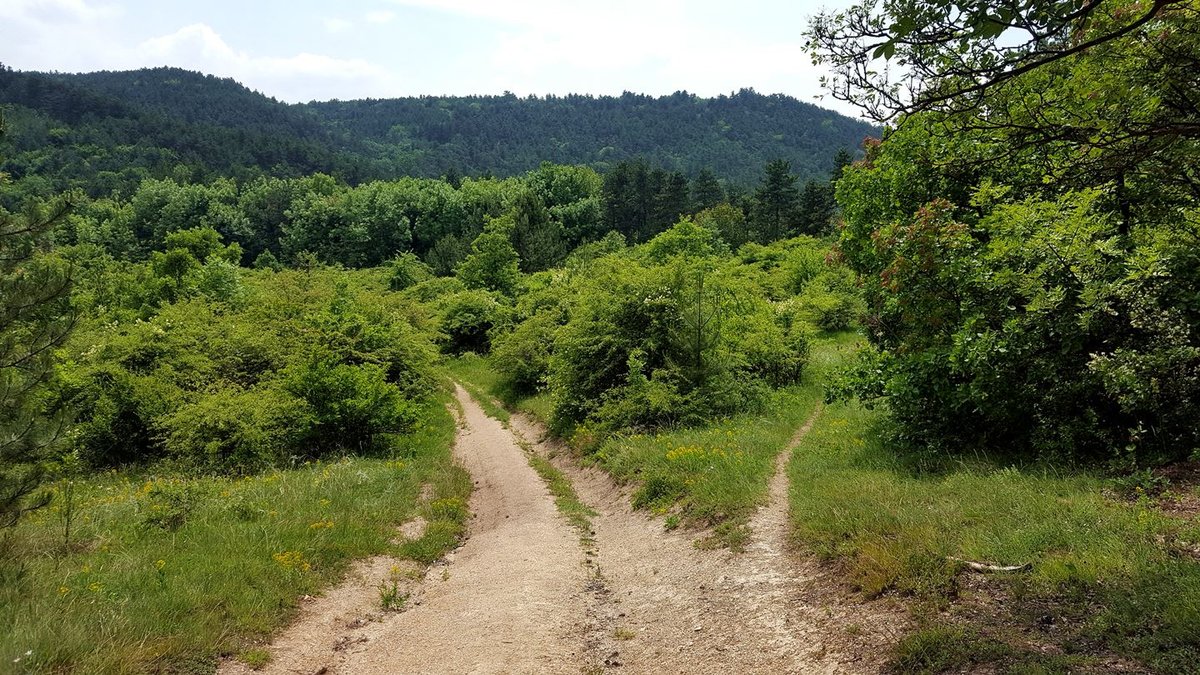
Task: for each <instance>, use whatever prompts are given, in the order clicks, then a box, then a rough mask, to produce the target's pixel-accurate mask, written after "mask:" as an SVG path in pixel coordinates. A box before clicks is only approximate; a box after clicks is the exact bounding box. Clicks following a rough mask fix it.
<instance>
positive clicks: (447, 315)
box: [440, 290, 503, 354]
mask: <svg viewBox="0 0 1200 675" xmlns="http://www.w3.org/2000/svg"><path fill="white" fill-rule="evenodd" d="M440 304H441V322H440V329H441V333H442V336H441V340H442V347H443V349H444V350H445V351H447V352H449V353H451V354H462V353H465V352H474V353H476V354H486V353H488V351H489V350H490V349H491V338H490V336H489V333H490V331H491V330H492V328H494V327H495V326H496V324H497V323H498V322H499V321H500V320H501V314H502V312H503V307H502V306H501V304H500V302H499V301H498V300H497V299H496V296H495V295H494V294H492V293H489V292H487V291H483V290H470V291H460V292H458V293H453V294H450V295H447V296H445V297H442V298H441V299H440Z"/></svg>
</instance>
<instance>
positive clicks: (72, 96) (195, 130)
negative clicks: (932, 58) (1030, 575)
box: [0, 68, 877, 196]
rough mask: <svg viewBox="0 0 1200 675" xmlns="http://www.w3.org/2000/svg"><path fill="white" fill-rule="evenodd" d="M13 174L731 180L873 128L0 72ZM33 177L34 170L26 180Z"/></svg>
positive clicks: (790, 118)
mask: <svg viewBox="0 0 1200 675" xmlns="http://www.w3.org/2000/svg"><path fill="white" fill-rule="evenodd" d="M0 106H3V107H4V109H5V117H6V118H7V123H8V127H9V130H8V135H7V138H6V140H5V142H6V143H7V146H6V148H5V156H6V157H7V162H6V164H5V165H4V167H2V168H3V170H5V171H7V172H8V173H9V174H11V176H12V177H13V179H14V180H15V182H16V183H17V184H18V185H19V186H20V188H21V192H22V193H24V194H30V193H32V194H40V195H43V196H48V195H50V194H53V193H55V192H57V191H62V190H64V189H68V188H71V187H79V188H83V189H85V190H86V191H87V192H88V193H90V194H92V195H94V196H100V195H108V194H110V193H111V192H112V191H113V190H118V191H121V192H123V193H124V194H128V193H129V192H130V191H131V190H132V188H134V187H136V186H137V184H138V183H139V182H140V181H141V180H142V179H143V178H164V177H168V176H170V177H174V178H186V179H189V180H207V179H211V178H215V177H218V176H222V177H234V178H251V177H254V176H258V175H270V176H276V177H293V176H301V175H306V174H310V173H313V172H323V173H329V174H332V175H334V176H336V177H338V178H339V179H341V180H344V181H346V182H348V183H351V184H357V183H360V182H362V181H366V180H375V179H388V178H396V177H399V176H416V177H437V176H442V175H447V174H448V175H452V176H454V175H465V176H482V175H495V176H501V177H504V176H512V175H517V174H521V173H524V172H526V171H529V170H531V169H534V168H536V167H537V166H538V165H539V164H541V163H542V162H544V161H552V162H558V163H569V164H583V165H587V166H590V167H592V168H594V169H596V170H599V171H606V170H608V169H609V168H611V167H612V166H614V165H615V164H616V163H618V162H621V161H625V160H632V159H635V158H643V159H645V160H646V161H647V162H648V163H649V164H650V165H651V166H652V167H654V168H661V169H665V170H669V171H680V172H682V173H684V174H685V175H687V176H689V177H695V176H696V175H697V174H698V173H699V172H700V170H701V169H703V168H709V169H712V170H714V171H715V172H717V174H719V175H720V176H721V177H722V178H723V179H725V180H726V181H727V182H728V185H729V186H742V187H745V186H749V185H751V184H753V183H755V182H757V180H758V178H759V176H760V171H761V168H762V166H763V165H764V164H765V163H766V162H767V161H769V160H773V159H784V160H786V161H788V162H790V163H791V166H792V168H793V170H795V172H796V173H797V174H798V175H799V177H800V178H801V179H802V180H803V179H810V178H819V177H823V176H825V175H827V174H828V173H829V171H830V170H831V169H832V168H833V166H832V159H831V158H832V157H833V155H834V154H835V153H836V152H837V151H838V150H839V149H842V148H849V149H853V148H857V147H858V146H859V145H860V144H861V141H862V139H863V138H864V137H865V136H867V135H871V134H873V133H877V132H876V131H875V130H874V129H873V128H872V127H871V126H870V125H868V124H865V123H862V122H858V121H855V120H852V119H850V118H847V117H844V116H841V115H838V114H837V113H834V112H831V111H828V110H823V109H821V108H818V107H816V106H813V105H810V104H807V103H802V102H800V101H797V100H795V99H793V98H790V97H786V96H780V95H774V96H764V95H761V94H757V93H755V92H753V91H749V90H743V91H741V92H739V93H737V94H735V95H733V96H728V97H726V96H721V97H718V98H714V99H704V98H699V97H696V96H693V95H690V94H686V93H677V94H674V95H671V96H664V97H659V98H655V97H650V96H641V95H635V94H625V95H623V96H621V97H618V98H614V97H593V96H566V97H556V96H550V97H546V98H533V97H530V98H518V97H516V96H513V95H505V96H472V97H420V98H402V99H386V100H364V101H329V102H324V103H309V104H304V105H288V104H285V103H281V102H279V101H276V100H274V99H271V98H267V97H265V96H263V95H261V94H259V93H257V92H254V91H251V90H249V89H247V88H246V87H244V86H242V85H241V84H238V83H237V82H234V81H233V80H230V79H220V78H216V77H212V76H205V75H201V74H199V73H194V72H189V71H184V70H180V69H176V68H155V69H144V70H138V71H129V72H101V73H89V74H70V75H68V74H44V73H25V72H17V71H13V70H10V69H0ZM34 175H36V176H37V177H36V178H33V176H34Z"/></svg>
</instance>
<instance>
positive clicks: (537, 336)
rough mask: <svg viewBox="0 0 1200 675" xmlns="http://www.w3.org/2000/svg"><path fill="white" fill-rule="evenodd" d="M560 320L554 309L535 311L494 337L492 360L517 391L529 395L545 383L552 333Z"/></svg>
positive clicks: (553, 334)
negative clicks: (511, 328) (509, 329)
mask: <svg viewBox="0 0 1200 675" xmlns="http://www.w3.org/2000/svg"><path fill="white" fill-rule="evenodd" d="M561 322H562V318H561V316H559V315H558V313H557V312H554V311H542V312H538V313H537V314H534V315H533V316H531V317H529V318H528V319H526V320H525V321H522V322H520V323H519V324H517V325H516V327H514V328H513V330H512V331H509V332H505V333H501V334H500V335H499V336H497V337H496V338H495V339H494V341H493V343H492V350H491V351H492V357H493V358H492V363H493V364H494V365H495V367H496V368H497V369H499V371H500V372H502V373H504V374H505V377H506V378H507V379H508V381H509V382H510V383H511V386H512V387H513V388H514V389H515V390H516V391H517V392H519V393H522V394H532V393H534V392H536V391H537V390H538V389H540V388H541V387H542V386H544V385H545V378H546V374H547V373H548V372H549V371H550V355H551V353H552V347H553V344H554V336H555V334H556V333H557V332H558V329H559V327H560V326H561Z"/></svg>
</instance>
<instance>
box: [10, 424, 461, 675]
mask: <svg viewBox="0 0 1200 675" xmlns="http://www.w3.org/2000/svg"><path fill="white" fill-rule="evenodd" d="M426 419H427V421H426V423H425V426H424V428H422V429H421V430H419V431H418V432H417V433H416V434H414V435H413V436H411V437H407V438H405V439H403V440H402V441H401V442H400V443H399V445H398V446H397V447H396V449H395V451H394V453H393V458H392V459H350V458H346V459H341V460H338V461H331V462H323V463H321V462H318V463H312V464H305V465H303V466H298V467H296V468H294V469H290V470H280V471H272V472H268V473H264V474H260V475H257V476H249V477H245V478H227V477H194V478H181V477H160V476H155V475H153V474H136V475H135V474H128V473H117V472H112V473H107V474H103V475H98V476H95V477H90V478H86V479H83V480H77V481H75V482H74V484H73V486H72V487H71V489H67V485H66V484H59V485H56V486H54V489H55V501H54V502H53V503H52V505H51V506H50V507H48V508H46V509H43V510H41V511H39V512H35V513H34V514H33V515H32V516H30V517H29V518H28V519H27V520H25V521H23V522H22V524H21V525H20V526H19V527H18V528H17V529H16V530H15V531H14V532H12V534H11V537H12V540H11V541H8V542H7V543H8V545H9V549H8V550H9V551H10V556H16V557H10V558H9V559H8V561H7V564H6V565H5V566H4V567H3V569H2V570H0V571H2V572H3V574H4V579H3V583H0V634H3V635H4V636H5V637H4V639H3V641H2V643H0V663H4V664H12V665H6V666H5V667H6V668H8V667H11V668H13V669H14V670H16V671H18V672H49V671H53V672H60V671H73V672H89V673H92V672H100V673H104V672H113V673H121V672H160V671H169V672H211V669H212V667H213V665H214V660H215V657H216V656H217V655H218V654H239V653H240V654H242V655H244V657H245V660H247V661H248V662H259V661H261V657H262V655H261V654H260V653H259V651H261V650H255V649H254V648H253V645H254V643H255V641H256V640H259V639H262V638H264V637H266V636H267V635H269V634H270V633H271V632H272V631H273V630H274V629H275V628H277V627H278V626H280V625H281V624H283V623H284V622H285V621H287V619H288V618H289V616H290V615H291V614H292V612H293V610H294V609H295V607H296V603H297V598H299V597H300V596H302V595H304V594H313V593H317V592H319V591H320V590H321V589H322V588H323V587H324V586H327V585H329V584H331V583H333V582H335V581H337V580H338V579H339V578H340V577H341V575H342V574H343V573H344V572H345V570H346V568H347V566H348V565H349V563H350V562H351V561H352V560H353V559H355V558H361V557H364V556H369V555H373V554H378V553H384V552H391V553H397V554H402V555H407V556H409V557H412V558H414V559H417V560H420V561H422V562H428V561H429V560H431V559H433V558H435V557H437V556H438V555H440V554H441V553H442V552H444V551H445V550H446V549H447V548H448V547H449V546H452V545H453V544H454V543H455V542H456V541H457V539H458V537H459V536H460V534H461V533H462V531H463V527H464V523H465V520H466V516H467V511H466V500H467V497H468V495H469V493H470V489H471V483H470V478H469V476H467V475H466V473H465V472H464V471H462V470H461V469H459V468H457V467H455V466H454V465H453V464H452V463H451V457H450V450H449V448H450V444H451V441H452V439H453V435H454V431H455V429H454V422H453V419H452V418H451V416H450V415H449V413H448V412H447V411H446V410H445V408H444V407H443V406H442V405H441V403H438V404H435V405H431V408H430V411H429V414H428V415H427V417H426ZM424 484H429V485H431V486H432V488H433V497H432V499H431V500H430V502H429V503H428V504H424V505H421V504H419V494H420V492H421V488H422V485H424ZM68 495H70V499H69V500H68V498H67V497H68ZM418 513H420V514H421V515H424V516H425V517H426V518H427V519H429V521H430V525H429V529H428V531H427V533H426V534H425V536H424V537H423V538H422V539H421V540H418V541H417V542H413V543H410V544H404V545H403V546H402V547H399V549H398V550H397V547H396V546H395V545H393V544H391V543H390V540H391V539H392V538H393V537H395V531H394V526H395V525H397V524H399V523H401V522H403V521H405V520H407V519H409V518H411V517H413V516H415V515H417V514H418ZM68 514H70V518H69V519H70V521H71V535H70V540H69V541H67V540H65V536H64V531H65V526H66V522H67V520H68ZM27 652H28V654H27ZM18 659H19V660H18Z"/></svg>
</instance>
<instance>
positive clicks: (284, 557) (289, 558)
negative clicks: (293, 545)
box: [271, 551, 308, 571]
mask: <svg viewBox="0 0 1200 675" xmlns="http://www.w3.org/2000/svg"><path fill="white" fill-rule="evenodd" d="M271 557H272V558H274V559H275V562H276V563H278V564H279V566H280V567H283V568H284V569H292V568H293V567H301V568H302V569H304V570H305V571H308V568H307V565H308V563H306V562H304V554H303V553H301V552H300V551H283V552H281V553H276V554H274V555H273V556H271Z"/></svg>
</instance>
